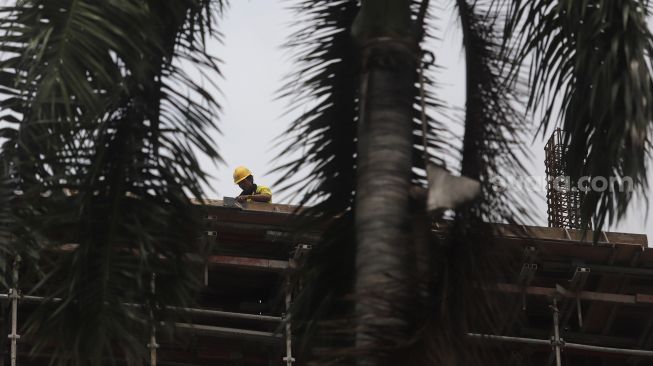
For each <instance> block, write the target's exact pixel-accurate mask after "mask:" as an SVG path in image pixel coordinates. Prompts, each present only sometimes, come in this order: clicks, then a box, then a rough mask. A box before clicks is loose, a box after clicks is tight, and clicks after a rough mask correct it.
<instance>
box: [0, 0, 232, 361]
mask: <svg viewBox="0 0 653 366" xmlns="http://www.w3.org/2000/svg"><path fill="white" fill-rule="evenodd" d="M213 5H217V6H218V7H220V6H221V5H220V3H219V2H214V4H213ZM1 11H2V14H3V16H2V19H3V20H2V22H1V23H0V27H1V28H2V32H3V35H2V37H1V38H0V47H1V51H2V52H3V54H4V57H3V61H2V63H1V67H0V69H1V70H2V78H1V80H0V81H2V85H1V87H2V93H3V95H4V98H3V101H2V104H3V112H4V114H3V122H6V123H9V124H10V125H9V127H6V128H4V129H3V130H2V132H3V137H4V138H6V139H7V140H6V141H5V142H4V144H3V149H2V153H1V157H2V162H3V166H4V170H3V173H4V175H3V183H4V182H6V187H7V189H8V190H10V191H11V192H19V195H18V196H16V195H15V194H14V195H11V194H6V195H5V194H3V195H2V198H3V202H2V207H3V215H4V216H3V217H6V220H7V222H10V223H20V224H21V225H26V227H27V230H21V231H18V229H19V228H20V227H21V226H19V225H9V226H6V227H7V228H8V230H9V232H8V235H6V236H4V235H3V240H2V242H0V247H1V248H2V250H3V252H6V253H9V254H14V253H16V252H20V254H27V255H24V257H25V258H26V259H28V263H30V265H31V266H34V267H38V268H39V269H40V273H41V278H39V279H38V282H39V283H38V284H37V286H36V289H35V290H34V292H35V293H36V294H40V295H42V296H45V297H46V298H48V299H50V300H51V301H50V302H49V303H48V304H46V305H44V306H41V307H39V308H38V310H37V311H36V312H35V313H34V314H33V315H32V316H31V318H30V319H29V323H28V329H27V334H26V337H27V339H30V340H31V342H33V346H34V347H33V348H32V351H33V352H34V353H36V352H40V351H43V350H48V352H49V353H50V354H52V356H53V357H52V362H53V363H59V364H70V363H74V364H88V363H89V362H90V363H92V364H100V363H103V362H105V361H103V360H106V359H111V358H113V357H123V356H125V357H127V358H130V359H133V358H136V357H138V356H139V355H140V354H141V353H142V352H143V346H142V344H144V343H145V342H146V339H147V334H148V332H149V325H150V324H152V322H154V321H157V320H159V319H155V318H157V316H158V314H159V312H160V310H163V309H164V307H165V305H166V304H179V305H184V304H187V303H188V302H189V301H191V299H192V296H191V295H192V293H193V290H194V289H195V288H196V287H197V286H196V285H197V279H196V278H195V277H194V276H193V273H194V271H192V270H190V269H189V264H188V263H187V261H186V260H185V253H187V252H189V251H191V250H195V249H196V248H193V247H192V245H190V244H189V243H192V242H193V241H194V238H195V236H196V233H197V230H198V220H197V217H196V214H195V213H194V212H193V210H192V205H191V202H190V200H189V198H188V196H189V195H193V196H197V197H201V189H200V186H199V182H201V181H203V180H204V179H205V175H204V173H203V172H202V171H201V169H200V168H199V165H198V163H197V160H196V157H195V152H194V150H193V149H198V150H199V151H201V152H202V153H204V154H206V155H208V156H209V157H211V158H217V157H218V155H217V153H216V150H215V148H214V146H213V144H212V143H211V142H210V140H209V139H208V131H209V130H210V129H211V128H213V118H214V116H215V114H216V111H217V109H218V106H217V104H216V102H215V100H214V99H213V98H212V97H211V96H210V94H209V93H208V92H207V90H205V89H204V88H203V87H201V86H199V85H198V84H196V83H195V82H194V81H193V80H192V79H191V78H190V77H189V76H188V75H187V74H186V72H185V71H184V70H183V69H182V68H181V66H180V65H181V64H182V63H185V65H191V66H193V65H194V66H196V67H199V68H203V69H208V70H213V71H216V70H217V66H216V62H215V60H214V59H213V58H212V57H211V56H209V55H208V54H207V53H206V52H205V51H204V37H205V35H206V34H210V33H211V32H212V28H211V23H212V20H211V19H212V17H213V15H212V14H214V11H215V9H214V6H212V5H211V2H209V1H199V0H198V1H196V0H184V1H128V0H118V1H103V2H96V1H84V0H67V1H56V2H54V1H19V2H17V4H16V5H15V6H13V7H8V8H3V9H1ZM180 90H187V92H181V91H180ZM4 187H5V186H3V188H4ZM12 202H13V203H12ZM27 207H33V209H27ZM23 227H24V226H23ZM4 228H5V227H3V229H4ZM7 237H9V238H18V239H20V240H21V245H15V243H16V241H15V240H8V239H7ZM46 238H47V239H46ZM23 240H25V241H23ZM27 243H34V245H33V246H28V245H25V244H27ZM67 243H75V246H72V247H71V246H67V248H68V250H63V251H62V247H61V245H63V244H67ZM34 248H37V249H38V250H35V249H34ZM26 249H29V250H28V251H27V250H26ZM23 252H25V253H23ZM46 252H48V253H52V252H53V253H54V254H55V257H54V258H55V259H54V260H49V259H47V258H52V255H51V254H50V255H48V256H47V257H42V256H40V255H39V254H42V253H46ZM152 274H156V275H157V279H158V280H159V281H161V282H165V283H166V286H158V290H157V291H156V292H155V293H154V294H153V293H152V292H151V289H150V278H151V276H152ZM32 285H33V284H32ZM129 303H141V304H147V306H146V307H134V306H131V305H128V304H129ZM150 311H152V314H154V318H152V316H150ZM163 320H165V319H163ZM37 335H38V336H37ZM55 340H56V342H53V341H55ZM116 349H120V350H121V352H119V353H116V352H115V350H116Z"/></svg>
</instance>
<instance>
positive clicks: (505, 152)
mask: <svg viewBox="0 0 653 366" xmlns="http://www.w3.org/2000/svg"><path fill="white" fill-rule="evenodd" d="M397 3H399V2H397ZM587 3H589V7H588V9H586V10H583V8H584V7H585V5H587ZM395 5H396V4H395ZM456 5H457V10H458V15H459V17H460V25H461V28H462V31H463V36H464V46H465V51H466V52H465V55H466V62H467V103H466V117H465V134H464V138H463V146H462V151H461V155H462V162H461V171H462V174H464V175H466V176H469V177H472V178H474V179H478V180H479V181H480V182H481V186H482V195H481V197H480V198H479V199H478V200H477V201H476V202H473V203H472V204H470V205H467V206H464V207H460V208H458V210H457V211H456V215H455V219H454V221H453V222H452V223H451V224H450V225H449V226H450V229H449V230H448V235H446V237H445V238H434V237H430V236H429V235H428V234H426V233H424V232H423V231H421V230H420V225H419V224H418V223H420V222H423V221H424V220H425V216H424V215H423V213H420V212H421V210H423V208H420V207H419V200H418V201H417V202H413V203H411V204H412V205H415V206H414V207H413V209H412V211H411V212H412V213H413V214H412V216H411V220H412V222H413V227H414V229H413V235H414V236H413V238H412V240H413V241H414V242H413V243H412V244H411V242H410V241H406V242H393V243H392V245H394V246H411V249H410V250H409V251H413V252H412V254H410V253H409V254H408V255H409V256H410V255H414V254H417V255H418V261H417V263H416V267H420V266H422V267H424V268H427V270H426V276H424V272H423V271H422V272H420V271H419V270H417V271H416V270H415V268H413V267H411V265H410V264H408V263H407V265H406V267H405V268H404V270H405V271H404V272H403V273H401V274H400V275H401V276H407V277H402V281H401V282H403V283H404V284H406V285H408V284H412V285H411V288H412V292H411V291H409V294H406V296H404V297H403V299H400V301H397V300H398V299H399V298H398V297H396V296H395V295H394V294H391V292H393V291H392V289H389V288H380V289H379V290H380V297H383V296H385V300H386V301H387V303H386V304H384V303H382V302H381V303H379V306H380V307H384V306H390V307H392V309H391V310H390V313H391V315H390V316H389V317H388V318H387V319H376V323H375V324H376V325H378V327H375V326H371V327H370V325H369V324H365V322H364V320H363V321H361V318H360V317H359V318H356V316H355V313H356V310H355V309H356V306H355V304H358V303H360V302H361V301H366V299H364V298H362V297H361V293H359V292H356V289H355V287H354V285H353V284H354V281H355V279H356V276H358V275H359V273H358V270H359V267H358V265H357V263H359V262H358V261H360V263H362V262H366V261H369V262H377V263H379V262H383V261H386V260H388V258H385V256H396V255H403V254H401V253H400V252H397V251H395V252H392V253H390V252H383V253H377V254H376V255H373V256H366V257H364V258H360V256H361V253H360V252H358V254H357V253H356V247H357V246H359V245H360V242H359V241H358V240H357V239H356V236H355V235H354V232H355V230H356V228H357V226H358V225H359V223H358V222H355V216H356V215H355V213H356V211H357V210H359V209H360V207H357V206H356V205H355V204H354V203H353V201H352V197H356V196H357V195H359V194H360V193H361V192H358V191H356V188H355V187H356V186H355V185H354V183H355V179H354V178H352V177H353V176H356V175H358V173H359V172H358V170H357V169H358V168H359V167H360V162H359V161H358V160H357V159H358V156H356V155H355V154H356V147H355V146H352V136H354V127H353V126H352V125H354V124H355V125H358V124H360V119H361V115H362V114H363V113H364V111H363V112H361V110H360V105H361V103H360V102H361V100H364V99H365V93H366V92H368V91H366V90H361V89H360V85H365V84H364V83H363V84H361V83H360V82H359V83H358V84H356V82H355V81H352V78H358V79H360V78H362V72H363V71H364V69H363V68H362V67H360V65H362V63H361V61H360V59H359V60H358V61H357V62H354V61H353V60H352V58H351V52H356V51H352V44H351V43H349V42H351V39H350V38H349V36H350V32H351V31H350V28H349V26H350V24H351V23H349V22H350V20H351V19H353V17H354V13H355V12H356V7H357V6H358V4H357V2H355V1H342V2H319V1H318V2H308V1H307V2H304V3H302V6H299V7H297V8H296V10H297V11H298V12H299V13H300V14H301V15H305V16H306V17H305V18H301V19H302V21H305V22H306V24H307V25H306V27H305V28H304V29H303V30H302V31H300V32H299V33H298V34H297V35H295V36H294V37H293V39H294V40H296V41H295V42H293V44H292V45H291V46H293V47H294V49H297V50H299V51H298V52H297V55H296V56H297V58H298V60H299V67H300V69H302V72H300V73H298V74H297V75H294V76H293V78H292V82H291V83H290V84H289V85H292V87H293V88H295V89H294V90H300V93H299V95H300V97H301V98H302V99H301V102H300V104H301V103H303V102H306V101H316V100H317V101H318V102H316V105H317V106H316V107H315V108H314V109H311V110H309V111H308V112H306V113H305V114H303V115H302V116H301V118H300V119H298V120H297V122H296V124H295V125H294V126H293V128H295V131H292V132H296V131H297V130H299V131H301V132H300V133H298V134H297V135H296V136H297V138H296V139H295V140H293V142H294V143H295V147H294V148H295V149H300V147H297V146H301V147H304V146H305V147H307V148H308V149H309V151H311V152H319V154H309V155H306V156H303V157H300V158H298V159H295V160H294V161H293V162H292V168H291V170H290V171H291V172H297V171H298V170H299V169H301V168H302V167H305V166H311V165H313V166H315V167H316V169H314V170H313V173H312V174H311V175H309V177H308V180H307V181H304V182H308V183H306V186H307V187H311V188H315V189H313V190H310V189H307V190H306V191H305V192H307V193H308V196H307V197H311V196H313V195H318V196H319V197H325V198H326V199H325V200H323V201H321V206H320V209H319V210H318V212H332V213H342V212H343V211H345V212H346V213H345V214H343V215H342V216H341V217H339V219H338V220H336V221H335V222H334V223H333V224H332V225H331V226H330V228H331V231H330V232H328V235H327V236H326V238H325V240H324V242H323V243H321V245H320V246H318V247H317V248H316V249H315V251H314V253H313V255H312V256H311V258H309V262H308V263H307V266H306V267H307V272H306V273H305V275H306V277H305V279H308V281H306V282H304V284H305V287H304V289H303V290H302V292H301V293H300V298H299V301H298V303H297V307H296V313H295V315H296V317H295V318H294V319H295V320H304V322H303V323H302V324H303V329H301V330H302V331H305V332H308V334H309V335H311V336H313V338H310V339H311V341H312V342H311V341H309V344H310V345H312V346H313V348H312V350H313V352H312V357H313V358H314V359H316V360H320V362H322V363H325V364H328V363H329V362H332V363H338V364H343V363H353V362H357V363H358V364H360V365H366V364H425V363H427V362H435V364H487V363H488V362H490V361H491V358H488V355H482V354H480V353H479V352H480V351H479V350H477V349H474V348H472V347H471V346H470V344H469V342H467V341H466V340H465V335H464V332H465V331H466V330H468V329H470V328H471V327H479V328H482V329H486V330H489V331H492V329H493V328H494V325H495V324H497V323H498V322H499V321H500V319H496V317H495V316H494V315H496V314H498V313H500V312H497V311H495V312H492V311H491V309H492V306H493V305H492V301H491V299H490V298H491V295H490V294H486V293H483V291H481V290H480V289H481V288H482V287H483V286H482V285H480V284H481V283H482V282H483V280H484V279H485V280H487V279H488V278H487V277H486V278H482V277H480V276H479V275H480V274H483V275H485V276H488V275H489V274H493V276H496V277H500V276H505V275H511V274H509V273H502V271H501V268H500V267H501V262H500V261H497V258H500V257H503V258H504V259H506V258H509V256H510V253H501V254H499V253H496V251H494V250H495V249H496V248H495V247H494V246H493V245H492V243H491V242H488V238H489V237H491V233H490V232H487V231H486V226H484V225H483V224H482V223H483V222H487V221H491V222H497V221H498V222H523V221H528V220H529V218H530V215H529V208H530V206H529V200H528V197H527V196H525V193H523V192H512V191H510V190H508V191H503V190H497V189H496V188H497V187H494V186H493V184H492V183H493V182H494V178H496V177H497V176H503V177H509V176H517V177H518V176H523V175H524V173H525V169H524V159H528V154H527V153H526V152H525V150H524V148H523V143H524V142H525V141H526V140H525V139H528V138H530V136H528V134H527V132H528V131H529V130H530V124H528V123H527V122H526V117H527V116H528V115H529V114H527V113H526V112H533V111H535V110H537V108H536V106H541V105H545V111H546V112H547V113H545V116H544V118H543V121H542V123H541V125H542V127H543V128H544V129H545V130H546V128H547V126H548V124H547V123H548V121H549V120H550V119H551V114H552V113H553V111H554V104H553V103H554V102H555V100H556V98H555V94H554V93H556V92H557V91H558V90H561V89H562V90H564V91H565V94H564V96H563V98H560V99H559V100H561V101H562V105H563V109H562V116H563V118H564V121H565V126H567V127H566V130H567V131H568V132H570V134H569V135H568V136H569V137H570V140H569V141H568V143H569V145H570V153H569V154H568V155H567V158H568V166H569V167H570V172H571V171H574V172H577V173H578V175H583V174H588V175H592V176H597V175H602V176H605V177H613V176H616V177H619V178H624V177H632V178H633V180H634V181H635V185H636V186H637V187H640V188H641V187H644V186H645V183H646V182H645V180H644V174H645V169H644V168H645V165H644V156H645V155H646V154H647V152H648V151H649V146H648V134H649V133H650V127H649V122H650V121H651V116H650V114H649V113H650V111H649V109H648V108H650V103H648V101H649V100H650V98H649V94H650V82H649V79H650V71H649V67H650V64H649V62H648V60H646V58H645V57H646V56H645V55H647V54H648V51H649V47H650V46H649V43H650V39H651V38H650V33H649V32H648V30H646V27H645V24H644V17H645V16H646V14H647V9H646V7H645V6H644V5H645V2H644V1H642V2H636V1H627V2H623V3H622V2H605V1H595V2H591V1H590V2H574V1H529V2H521V1H515V2H513V1H504V2H477V1H472V2H467V1H457V2H456ZM393 6H394V5H393ZM427 9H428V2H427V1H424V2H421V1H416V2H414V3H413V4H412V10H413V18H412V19H413V21H414V23H413V24H414V29H413V30H412V31H414V34H417V35H421V34H424V33H427V32H426V29H428V27H429V24H431V23H432V18H430V17H429V16H425V17H422V16H420V14H421V12H420V10H427ZM563 10H564V11H563ZM359 11H360V9H359ZM338 13H340V14H338ZM619 17H620V18H619ZM617 18H619V19H617ZM421 19H425V22H420V21H419V20H421ZM515 30H519V31H515ZM580 30H583V32H584V33H583V32H581V31H580ZM409 32H410V30H409ZM502 36H503V37H502ZM417 38H418V39H421V38H420V37H419V36H417ZM597 39H598V40H600V42H599V44H598V45H595V44H594V42H595V41H596V40H597ZM610 42H611V43H610ZM343 44H344V45H347V47H343ZM307 45H309V46H307ZM310 45H315V46H314V47H313V46H310ZM610 45H612V47H614V48H610ZM355 46H358V49H357V50H358V53H357V54H358V56H359V57H360V56H361V53H360V50H361V49H362V48H363V47H362V46H361V45H360V44H358V45H356V44H355ZM589 51H592V52H589ZM433 52H434V53H435V55H436V57H437V52H436V51H435V50H434V51H433ZM597 54H598V55H603V57H597ZM394 61H395V62H396V61H397V60H394ZM528 61H531V74H530V79H529V80H528V81H529V83H524V82H523V80H522V77H521V76H522V70H523V66H524V65H526V63H527V62H528ZM389 62H392V61H389ZM586 64H587V65H589V66H590V67H587V68H585V65H586ZM604 64H605V65H609V66H605V67H602V68H600V67H599V65H604ZM348 65H350V66H349V67H346V66H348ZM415 65H416V64H415ZM592 65H595V66H592ZM404 66H406V64H405V65H404ZM406 67H411V66H406ZM413 67H414V66H413ZM628 67H630V69H628ZM625 69H628V70H629V72H628V73H623V72H621V71H622V70H625ZM338 70H340V71H341V73H338ZM354 70H355V72H354ZM413 71H416V70H413ZM597 71H600V72H597ZM352 73H353V74H352ZM599 79H600V80H599ZM580 80H584V81H582V82H583V83H585V84H583V85H585V89H583V88H580V87H579V85H580V84H579V83H580ZM638 80H639V81H638ZM572 81H573V82H572ZM351 84H356V85H357V86H358V91H357V92H356V94H354V95H352V93H351V91H348V92H342V89H339V88H337V87H336V86H341V85H351ZM429 85H430V86H429V87H428V88H427V91H428V92H429V93H433V92H434V91H435V90H434V89H433V87H432V84H431V83H429ZM599 85H600V86H599ZM565 88H566V89H565ZM285 90H292V89H291V88H287V89H285ZM529 90H530V95H531V98H530V102H526V98H524V97H525V96H527V95H528V92H529ZM580 90H582V93H581V91H580ZM289 95H297V94H294V92H292V91H291V92H290V93H289ZM417 95H418V94H417V93H415V94H413V95H412V98H414V99H413V100H415V104H416V105H418V104H419V102H418V101H419V100H418V99H417ZM640 95H641V96H642V97H641V98H640V97H639V96H640ZM635 96H637V97H635ZM397 97H403V95H402V96H397ZM352 98H354V99H355V100H356V102H357V103H356V105H358V106H359V109H356V106H355V105H352V102H351V100H352ZM429 98H431V99H429V100H431V101H433V100H434V99H432V97H431V96H430V95H429ZM543 98H544V100H543ZM297 100H300V99H297ZM338 101H339V103H338ZM588 101H590V102H588ZM543 102H545V103H544V104H543ZM620 103H621V104H620ZM343 106H348V107H347V108H343ZM442 107H443V106H442V105H440V104H439V103H432V104H431V105H429V108H432V109H436V110H438V109H439V110H442ZM418 115H419V114H417V115H416V116H418ZM572 116H573V117H572ZM597 117H598V118H597ZM363 118H364V117H363ZM318 121H319V122H318ZM631 121H632V122H631ZM343 125H344V126H348V127H347V128H348V129H349V130H348V134H344V132H345V131H343V130H342V126H343ZM419 126H420V124H419V120H417V121H416V125H415V126H414V128H413V136H415V137H416V139H415V140H414V143H415V146H416V151H415V152H414V153H413V159H412V161H406V164H409V165H410V166H412V167H413V168H414V169H415V170H414V171H416V172H418V174H417V176H415V177H414V178H417V179H414V183H416V184H418V185H419V184H423V182H424V181H423V180H422V179H419V176H420V174H419V168H421V167H423V163H422V161H423V160H422V159H421V154H420V153H419V145H420V144H419V139H420V136H421V133H420V130H421V129H420V128H419ZM438 127H440V125H435V126H432V127H431V128H430V131H431V133H432V136H429V139H430V140H431V141H435V145H434V147H433V148H431V149H430V150H429V152H430V154H429V155H431V156H430V158H431V159H435V160H436V161H439V162H442V161H450V160H451V159H448V158H449V154H451V152H452V150H451V149H450V147H449V145H447V144H446V143H442V142H441V141H442V140H444V138H445V136H447V135H446V134H445V132H444V130H443V129H441V128H438ZM600 131H603V132H600ZM309 136H310V138H305V137H309ZM365 138H367V137H366V135H365V132H364V131H362V130H360V129H359V130H358V131H357V139H355V140H354V144H360V141H361V139H365ZM605 152H609V155H610V158H609V159H608V160H607V164H605V163H602V162H605V161H606V160H601V159H600V158H599V156H600V155H601V154H605ZM339 157H341V158H339ZM630 159H632V160H630ZM335 161H339V163H338V164H336V163H335ZM284 168H289V167H288V166H286V167H284ZM574 169H575V170H574ZM579 172H582V174H581V173H579ZM422 177H423V176H422ZM359 179H360V178H359ZM344 183H347V184H344ZM316 187H317V188H316ZM311 198H312V197H311ZM629 199H630V194H629V193H619V194H612V193H608V192H605V193H601V194H597V195H596V196H592V195H590V196H589V197H588V199H587V200H586V201H585V202H584V213H585V215H586V218H589V217H590V216H591V215H594V221H595V223H596V229H600V228H601V227H602V225H603V222H604V221H605V218H606V217H613V216H614V214H615V212H616V213H617V215H616V217H618V216H620V215H621V214H623V212H624V210H625V208H626V207H627V204H628V201H629ZM397 202H398V201H397ZM329 209H332V211H328V210H329ZM382 209H384V208H382ZM391 210H394V208H388V211H387V212H388V213H389V212H391ZM392 212H396V211H392ZM426 220H428V219H426ZM420 233H421V234H420ZM420 235H421V241H422V242H423V241H424V240H425V241H426V242H427V246H426V248H427V249H426V250H424V246H423V245H422V246H421V247H420ZM481 244H483V245H481ZM356 255H358V256H359V258H356V261H357V262H355V261H354V259H352V258H351V256H356ZM420 257H421V258H420ZM343 268H345V269H350V270H351V271H346V270H343ZM472 268H473V269H474V270H469V269H472ZM350 273H351V275H350ZM415 276H416V277H415ZM413 281H414V282H413ZM420 291H421V292H420ZM363 296H365V294H363ZM400 297H401V296H400ZM416 320H417V321H416ZM352 329H355V331H352ZM354 332H356V333H357V336H358V337H359V338H357V339H355V336H354V334H353V333H354ZM361 333H363V337H364V338H365V339H366V341H365V342H360V336H361ZM368 338H372V339H374V340H375V342H376V343H374V342H373V343H374V344H375V345H374V346H372V347H376V348H372V353H373V354H374V355H373V356H372V357H370V356H369V351H370V349H365V348H361V345H365V346H367V345H369V343H370V342H368V341H369V339H368ZM315 346H319V347H323V348H316V347H315ZM316 350H317V351H318V352H316ZM354 360H356V361H354ZM497 362H498V363H499V364H501V362H502V361H501V360H497Z"/></svg>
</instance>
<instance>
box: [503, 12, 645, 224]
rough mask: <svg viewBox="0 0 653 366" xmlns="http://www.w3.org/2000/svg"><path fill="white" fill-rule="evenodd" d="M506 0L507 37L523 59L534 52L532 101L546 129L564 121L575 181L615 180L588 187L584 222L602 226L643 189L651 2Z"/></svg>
mask: <svg viewBox="0 0 653 366" xmlns="http://www.w3.org/2000/svg"><path fill="white" fill-rule="evenodd" d="M507 3H508V4H509V8H510V9H511V13H510V14H509V15H510V22H509V26H508V28H507V34H508V35H509V42H511V43H513V44H515V45H516V46H517V52H518V56H519V57H520V59H521V60H522V62H524V59H525V58H526V57H532V61H531V67H530V83H531V92H530V102H529V107H531V108H534V109H536V108H537V107H538V106H541V110H542V112H543V117H542V120H541V126H542V127H543V128H544V129H546V127H547V126H548V125H549V124H550V122H551V120H552V119H554V118H556V117H558V118H559V121H560V122H561V123H562V129H563V131H564V132H565V140H566V141H565V144H566V145H567V146H568V147H569V153H568V155H567V159H566V160H567V169H568V171H569V175H570V176H571V177H572V178H573V181H575V180H576V179H578V178H579V177H582V176H589V177H592V178H594V177H604V178H606V179H608V180H609V181H610V183H609V185H611V187H610V188H612V189H609V190H605V191H603V192H597V191H591V192H589V193H588V194H587V195H586V196H585V198H584V200H583V202H582V208H581V210H582V220H583V222H585V223H586V224H588V223H590V220H591V222H592V224H593V225H594V227H595V228H596V229H597V230H599V229H600V228H601V227H602V226H603V224H604V223H605V222H606V220H607V221H608V222H609V223H613V222H615V220H616V219H619V218H621V217H622V216H623V215H624V213H625V212H626V208H627V207H628V203H629V202H630V199H631V197H632V193H633V191H637V190H639V191H640V192H641V193H644V194H645V193H646V192H645V188H646V187H647V181H646V159H647V156H648V153H649V152H650V148H651V146H650V133H651V120H652V117H653V104H652V103H651V98H652V97H653V95H652V93H653V89H652V88H651V86H652V81H651V64H650V55H651V51H652V50H653V48H652V47H653V38H652V35H651V32H650V30H649V28H648V25H647V17H648V16H649V15H650V10H651V9H650V4H649V2H648V1H646V0H626V1H609V0H593V1H571V0H569V1H528V2H524V1H514V2H507ZM556 103H560V104H556ZM558 106H560V107H558ZM558 108H559V109H560V110H559V111H558V110H557V109H558ZM624 179H626V180H627V179H631V180H632V183H633V184H632V185H630V184H629V185H627V188H629V189H620V184H621V182H622V181H623V180H624ZM630 188H634V189H630Z"/></svg>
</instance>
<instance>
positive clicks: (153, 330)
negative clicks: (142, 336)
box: [147, 273, 159, 366]
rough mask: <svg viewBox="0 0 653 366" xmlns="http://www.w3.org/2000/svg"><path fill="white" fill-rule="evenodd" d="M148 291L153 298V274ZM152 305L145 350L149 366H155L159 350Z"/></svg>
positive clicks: (154, 275) (154, 277)
mask: <svg viewBox="0 0 653 366" xmlns="http://www.w3.org/2000/svg"><path fill="white" fill-rule="evenodd" d="M150 291H152V295H153V296H154V295H155V293H156V274H154V273H152V277H151V278H150ZM153 305H154V304H150V321H152V326H151V328H150V342H149V343H148V344H147V348H149V350H150V365H151V366H156V359H157V357H156V349H157V348H159V345H158V344H157V343H156V322H155V321H154V311H153V309H152V306H153Z"/></svg>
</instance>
